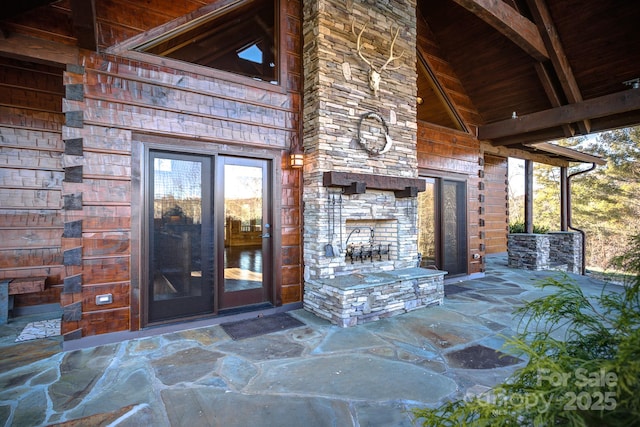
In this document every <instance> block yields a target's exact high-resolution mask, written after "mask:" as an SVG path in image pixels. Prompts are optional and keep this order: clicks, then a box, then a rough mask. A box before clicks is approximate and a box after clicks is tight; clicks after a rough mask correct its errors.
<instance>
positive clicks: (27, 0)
mask: <svg viewBox="0 0 640 427" xmlns="http://www.w3.org/2000/svg"><path fill="white" fill-rule="evenodd" d="M56 1H58V0H20V1H6V2H3V4H2V7H0V20H5V19H10V18H13V17H15V16H18V15H21V14H23V13H25V12H29V11H30V10H32V9H36V8H38V7H42V6H47V5H49V4H51V3H54V2H56Z"/></svg>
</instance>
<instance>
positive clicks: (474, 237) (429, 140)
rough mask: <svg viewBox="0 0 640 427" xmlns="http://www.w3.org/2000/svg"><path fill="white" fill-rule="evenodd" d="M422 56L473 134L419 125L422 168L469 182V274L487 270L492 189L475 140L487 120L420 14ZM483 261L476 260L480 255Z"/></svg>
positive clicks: (429, 125) (419, 28)
mask: <svg viewBox="0 0 640 427" xmlns="http://www.w3.org/2000/svg"><path fill="white" fill-rule="evenodd" d="M418 17H419V19H418V38H419V40H418V43H417V45H418V46H419V53H420V54H421V55H422V57H423V58H424V60H425V62H426V63H427V65H428V66H429V68H430V69H431V71H432V72H433V75H434V76H435V78H436V80H437V81H438V84H439V86H440V87H441V88H442V90H443V92H444V95H445V96H446V98H447V99H448V101H449V105H450V106H451V107H452V108H453V110H454V111H455V112H456V115H457V117H459V118H460V119H461V121H462V125H463V126H464V128H466V129H467V130H468V133H467V132H460V131H457V130H453V129H448V128H445V127H440V126H436V125H432V124H430V123H426V122H421V121H419V122H418V167H419V168H420V169H421V171H422V173H423V174H424V173H431V174H432V175H437V176H442V177H450V178H452V179H465V180H466V182H467V235H468V248H469V249H468V250H469V254H468V259H469V264H468V266H467V272H468V274H474V273H480V272H483V271H484V261H483V257H484V254H485V250H486V243H485V239H486V232H487V231H486V223H487V218H486V208H485V200H486V194H487V189H486V188H485V182H484V178H483V177H484V176H485V171H484V166H483V163H484V160H483V155H482V152H481V149H480V146H481V144H480V141H479V140H478V139H477V138H476V137H475V136H474V135H475V129H476V128H477V126H478V125H480V124H481V123H482V122H481V118H480V116H479V114H478V112H477V110H476V108H475V106H474V105H473V103H472V102H471V99H470V98H469V96H468V95H467V94H466V92H465V90H464V88H463V86H462V83H461V82H460V79H458V76H457V75H456V74H455V72H454V70H453V68H452V67H451V65H450V64H449V63H448V62H447V60H446V59H445V58H444V57H443V55H442V53H441V51H440V47H439V45H438V43H437V41H436V40H435V38H434V36H433V34H432V32H431V30H430V29H429V27H428V25H427V24H426V22H425V20H424V19H423V18H422V17H421V16H420V14H419V15H418ZM476 254H477V255H479V256H480V259H474V256H475V255H476Z"/></svg>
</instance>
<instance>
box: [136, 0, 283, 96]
mask: <svg viewBox="0 0 640 427" xmlns="http://www.w3.org/2000/svg"><path fill="white" fill-rule="evenodd" d="M275 23H276V19H275V7H274V2H273V0H258V1H255V2H251V1H246V2H243V3H242V4H241V5H240V6H237V7H235V8H233V9H231V10H229V11H226V12H224V13H215V14H214V15H213V16H212V17H211V19H208V20H205V22H203V23H202V24H200V25H198V26H196V27H189V28H187V29H186V30H183V31H181V32H178V33H176V34H175V35H169V36H167V35H164V36H162V37H161V38H160V39H161V40H160V41H158V42H156V43H154V42H150V43H146V44H145V45H144V46H142V47H141V48H140V50H141V51H144V52H148V53H153V54H155V55H159V56H164V57H167V58H173V59H179V60H181V61H185V62H190V63H193V64H198V65H204V66H206V67H211V68H216V69H219V70H224V71H229V72H232V73H236V74H241V75H244V76H247V77H251V78H253V79H255V80H260V81H266V82H270V83H273V84H277V83H278V78H277V75H278V74H277V68H278V66H277V57H278V55H277V49H276V39H275V34H276V25H275Z"/></svg>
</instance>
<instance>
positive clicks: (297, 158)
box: [289, 143, 304, 169]
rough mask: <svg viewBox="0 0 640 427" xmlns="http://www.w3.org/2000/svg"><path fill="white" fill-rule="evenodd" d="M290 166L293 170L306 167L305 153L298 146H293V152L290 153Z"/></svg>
mask: <svg viewBox="0 0 640 427" xmlns="http://www.w3.org/2000/svg"><path fill="white" fill-rule="evenodd" d="M289 164H290V165H291V167H292V168H293V169H300V168H301V167H303V166H304V153H303V152H302V150H301V149H300V147H299V146H298V144H295V143H294V144H292V147H291V151H290V152H289Z"/></svg>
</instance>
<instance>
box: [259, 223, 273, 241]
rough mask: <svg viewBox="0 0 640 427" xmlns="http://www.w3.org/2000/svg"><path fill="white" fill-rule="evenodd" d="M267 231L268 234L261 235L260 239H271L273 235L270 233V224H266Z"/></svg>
mask: <svg viewBox="0 0 640 427" xmlns="http://www.w3.org/2000/svg"><path fill="white" fill-rule="evenodd" d="M264 228H265V230H267V232H266V233H264V234H261V235H260V237H262V238H263V239H268V238H269V237H271V234H270V233H269V229H270V228H271V225H270V224H265V225H264Z"/></svg>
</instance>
